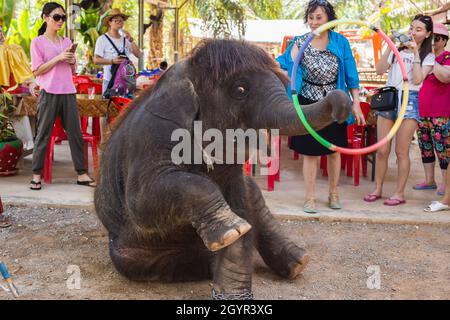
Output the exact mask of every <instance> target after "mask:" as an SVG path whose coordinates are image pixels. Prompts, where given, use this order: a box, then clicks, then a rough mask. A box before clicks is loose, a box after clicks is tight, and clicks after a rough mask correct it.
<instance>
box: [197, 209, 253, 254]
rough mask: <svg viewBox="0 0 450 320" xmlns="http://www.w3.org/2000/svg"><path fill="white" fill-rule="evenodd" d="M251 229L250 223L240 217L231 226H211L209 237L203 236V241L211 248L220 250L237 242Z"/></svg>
mask: <svg viewBox="0 0 450 320" xmlns="http://www.w3.org/2000/svg"><path fill="white" fill-rule="evenodd" d="M250 229H251V226H250V224H249V223H248V222H247V221H245V220H244V219H241V218H239V217H238V219H236V220H235V221H234V223H233V224H232V225H231V226H229V225H223V226H219V227H218V228H214V229H213V228H211V230H210V233H209V234H208V235H207V238H206V239H205V238H203V242H204V243H205V245H206V247H207V248H208V249H209V250H211V251H218V250H220V249H223V248H225V247H227V246H229V245H230V244H232V243H233V242H235V241H236V240H237V239H239V238H240V237H242V236H243V235H244V234H246V233H247V232H248V231H249V230H250Z"/></svg>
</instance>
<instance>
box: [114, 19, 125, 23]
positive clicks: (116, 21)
mask: <svg viewBox="0 0 450 320" xmlns="http://www.w3.org/2000/svg"><path fill="white" fill-rule="evenodd" d="M112 21H113V22H115V23H121V22H124V21H123V19H112Z"/></svg>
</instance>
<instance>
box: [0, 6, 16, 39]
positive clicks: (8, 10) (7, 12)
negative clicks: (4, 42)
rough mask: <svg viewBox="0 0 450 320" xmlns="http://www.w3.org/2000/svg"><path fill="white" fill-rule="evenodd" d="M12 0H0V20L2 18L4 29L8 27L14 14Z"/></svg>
mask: <svg viewBox="0 0 450 320" xmlns="http://www.w3.org/2000/svg"><path fill="white" fill-rule="evenodd" d="M14 5H15V1H14V0H0V20H3V28H4V29H5V30H4V31H7V30H8V29H9V25H10V24H11V20H12V18H13V14H14Z"/></svg>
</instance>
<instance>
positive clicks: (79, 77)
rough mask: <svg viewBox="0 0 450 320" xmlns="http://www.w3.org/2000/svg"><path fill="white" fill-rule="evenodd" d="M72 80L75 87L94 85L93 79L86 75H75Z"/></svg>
mask: <svg viewBox="0 0 450 320" xmlns="http://www.w3.org/2000/svg"><path fill="white" fill-rule="evenodd" d="M72 79H73V83H74V84H75V86H78V85H79V84H81V83H92V79H91V78H90V77H89V76H85V75H74V76H73V77H72Z"/></svg>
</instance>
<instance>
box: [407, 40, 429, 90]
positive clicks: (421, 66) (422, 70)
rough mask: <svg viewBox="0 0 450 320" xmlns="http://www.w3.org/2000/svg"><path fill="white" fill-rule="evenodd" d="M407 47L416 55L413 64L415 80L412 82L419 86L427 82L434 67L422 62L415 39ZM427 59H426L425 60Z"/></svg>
mask: <svg viewBox="0 0 450 320" xmlns="http://www.w3.org/2000/svg"><path fill="white" fill-rule="evenodd" d="M406 46H407V47H408V48H409V49H410V50H412V51H413V53H414V62H413V70H412V74H413V78H412V82H413V84H415V85H419V84H421V83H422V82H423V80H425V78H426V77H427V76H428V75H429V74H430V72H431V71H432V70H433V66H432V65H427V64H426V63H425V61H422V63H421V60H420V54H419V47H418V46H417V43H416V41H415V40H414V38H413V39H412V40H411V41H410V42H408V43H407V44H406ZM425 59H426V58H425Z"/></svg>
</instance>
